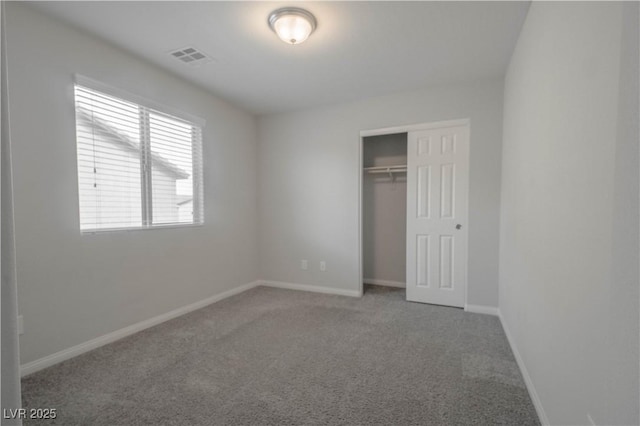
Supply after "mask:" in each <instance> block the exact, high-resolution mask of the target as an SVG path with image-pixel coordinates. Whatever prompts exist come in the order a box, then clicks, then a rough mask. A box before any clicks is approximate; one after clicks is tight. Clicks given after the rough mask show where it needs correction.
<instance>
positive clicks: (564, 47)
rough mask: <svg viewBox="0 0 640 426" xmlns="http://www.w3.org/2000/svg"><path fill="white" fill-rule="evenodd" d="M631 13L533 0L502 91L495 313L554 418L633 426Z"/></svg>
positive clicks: (630, 8) (634, 51) (634, 35)
mask: <svg viewBox="0 0 640 426" xmlns="http://www.w3.org/2000/svg"><path fill="white" fill-rule="evenodd" d="M638 75H639V70H638V5H637V3H636V4H632V3H630V4H627V5H624V6H623V5H621V4H620V3H553V2H548V3H543V2H541V3H536V2H534V3H533V4H532V5H531V8H530V10H529V14H528V16H527V20H526V22H525V25H524V27H523V30H522V33H521V35H520V38H519V40H518V43H517V47H516V49H515V52H514V55H513V57H512V60H511V63H510V66H509V70H508V74H507V77H506V83H505V102H504V112H505V115H504V142H503V143H504V150H503V169H502V215H501V218H502V221H501V233H500V235H501V240H500V310H501V313H502V315H503V320H504V323H505V325H506V326H507V328H508V329H509V330H510V332H511V334H512V337H513V340H514V343H515V346H516V347H517V349H518V351H519V353H520V354H521V356H522V360H523V362H524V365H525V367H526V370H527V371H528V373H529V375H530V377H531V380H532V382H533V385H534V387H535V390H536V393H537V395H538V397H539V399H540V402H541V406H542V407H543V410H544V412H545V413H546V417H547V418H548V420H549V421H550V422H551V423H552V424H589V420H588V418H587V415H590V416H591V418H592V420H593V421H594V422H595V424H638V423H639V421H640V419H639V415H638V401H639V395H638V389H639V384H638V373H639V372H638V336H639V331H640V330H639V329H638V217H639V212H638V180H639V176H638V137H639V135H638V114H639V113H638V98H637V97H638Z"/></svg>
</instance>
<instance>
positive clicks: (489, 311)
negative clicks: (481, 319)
mask: <svg viewBox="0 0 640 426" xmlns="http://www.w3.org/2000/svg"><path fill="white" fill-rule="evenodd" d="M464 310H465V311H467V312H472V313H474V314H485V315H493V316H496V317H497V316H499V312H498V308H496V307H495V306H486V305H468V304H466V303H465V304H464Z"/></svg>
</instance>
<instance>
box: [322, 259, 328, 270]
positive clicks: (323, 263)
mask: <svg viewBox="0 0 640 426" xmlns="http://www.w3.org/2000/svg"><path fill="white" fill-rule="evenodd" d="M320 270H321V271H322V272H326V271H327V262H325V261H324V260H321V261H320Z"/></svg>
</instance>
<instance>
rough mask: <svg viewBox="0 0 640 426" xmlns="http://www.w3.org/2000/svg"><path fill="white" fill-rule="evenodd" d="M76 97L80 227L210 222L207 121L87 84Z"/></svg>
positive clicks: (137, 226) (77, 86) (77, 92)
mask: <svg viewBox="0 0 640 426" xmlns="http://www.w3.org/2000/svg"><path fill="white" fill-rule="evenodd" d="M87 81H88V79H87ZM94 86H95V85H94ZM111 93H113V91H111ZM128 98H129V99H131V97H128ZM75 102H76V103H75V105H76V139H77V153H78V184H79V197H80V229H81V231H96V230H105V229H127V228H153V227H158V226H167V225H181V224H200V223H202V222H203V213H204V212H203V202H202V201H203V190H202V155H201V152H202V125H198V124H195V123H194V122H193V121H194V120H192V121H189V120H185V119H183V118H179V117H177V116H175V115H172V114H168V113H166V112H162V111H160V110H158V109H154V108H150V107H148V106H143V105H140V104H139V103H137V102H132V101H130V100H125V99H122V98H120V97H117V96H113V95H112V94H107V93H104V90H100V91H98V90H94V89H93V88H90V87H87V84H81V83H78V84H76V86H75Z"/></svg>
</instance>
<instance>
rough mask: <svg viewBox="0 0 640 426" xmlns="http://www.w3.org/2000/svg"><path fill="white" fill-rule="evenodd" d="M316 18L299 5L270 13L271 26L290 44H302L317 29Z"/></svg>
mask: <svg viewBox="0 0 640 426" xmlns="http://www.w3.org/2000/svg"><path fill="white" fill-rule="evenodd" d="M316 25H317V22H316V18H315V16H313V15H312V14H311V12H308V11H306V10H304V9H300V8H299V7H283V8H282V9H278V10H274V11H273V12H271V15H269V27H271V29H272V30H273V31H274V32H275V33H276V34H277V35H278V37H280V39H281V40H282V41H284V42H285V43H289V44H300V43H302V42H303V41H305V40H306V39H307V38H308V37H309V35H310V34H311V33H312V32H313V30H315V29H316Z"/></svg>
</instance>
